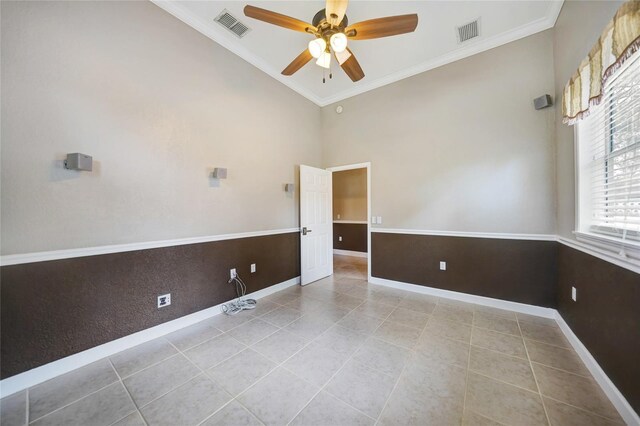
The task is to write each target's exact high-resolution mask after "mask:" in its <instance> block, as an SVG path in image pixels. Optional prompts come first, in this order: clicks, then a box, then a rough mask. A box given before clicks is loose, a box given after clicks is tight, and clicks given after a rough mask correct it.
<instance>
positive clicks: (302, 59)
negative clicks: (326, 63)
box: [282, 49, 313, 75]
mask: <svg viewBox="0 0 640 426" xmlns="http://www.w3.org/2000/svg"><path fill="white" fill-rule="evenodd" d="M311 59H313V56H311V53H309V49H304V51H303V52H302V53H301V54H299V55H298V56H297V57H296V58H295V59H294V60H293V61H292V62H291V63H290V64H289V65H287V67H286V68H285V69H283V70H282V75H293V74H294V73H295V72H296V71H298V70H299V69H300V68H302V67H303V66H305V65H306V64H307V62H309V61H310V60H311Z"/></svg>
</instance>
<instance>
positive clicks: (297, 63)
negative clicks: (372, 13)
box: [244, 0, 418, 82]
mask: <svg viewBox="0 0 640 426" xmlns="http://www.w3.org/2000/svg"><path fill="white" fill-rule="evenodd" d="M348 4H349V1H348V0H327V1H326V6H325V8H324V9H323V10H320V11H319V12H318V13H316V14H315V16H314V17H313V19H312V21H311V22H312V23H311V24H309V23H306V22H304V21H301V20H299V19H296V18H292V17H290V16H286V15H282V14H280V13H276V12H272V11H270V10H266V9H261V8H259V7H255V6H250V5H247V6H245V8H244V14H245V15H246V16H248V17H249V18H253V19H257V20H259V21H263V22H266V23H269V24H272V25H277V26H279V27H283V28H287V29H290V30H294V31H299V32H303V33H308V34H312V35H314V36H315V37H316V38H315V39H314V40H311V41H310V42H309V44H308V46H307V49H305V50H304V51H303V52H302V53H300V54H299V55H298V56H297V57H296V58H295V59H294V60H293V61H292V62H291V63H290V64H289V65H287V67H286V68H285V69H284V70H282V74H283V75H293V74H294V73H296V72H297V71H298V70H299V69H300V68H302V67H303V66H305V65H306V64H307V63H308V62H309V61H311V59H313V58H315V59H316V64H317V65H318V66H320V67H322V68H324V69H330V67H331V54H332V53H333V55H334V56H335V58H336V60H337V61H338V64H339V65H340V67H341V68H342V70H343V71H344V72H345V73H346V74H347V76H349V78H350V79H351V81H353V82H356V81H359V80H361V79H362V78H363V77H364V71H363V70H362V67H361V66H360V64H359V63H358V60H357V59H356V57H355V56H354V54H353V52H352V51H351V50H350V49H349V48H348V47H347V45H348V40H349V39H353V40H369V39H374V38H381V37H390V36H394V35H400V34H406V33H411V32H413V31H415V29H416V27H417V26H418V15H417V14H415V13H414V14H409V15H399V16H387V17H385V18H377V19H370V20H368V21H362V22H358V23H355V24H353V25H349V20H348V18H347V16H346V14H345V13H346V11H347V6H348ZM323 75H324V73H323ZM329 77H330V78H331V75H329ZM324 81H325V79H324V78H323V82H324Z"/></svg>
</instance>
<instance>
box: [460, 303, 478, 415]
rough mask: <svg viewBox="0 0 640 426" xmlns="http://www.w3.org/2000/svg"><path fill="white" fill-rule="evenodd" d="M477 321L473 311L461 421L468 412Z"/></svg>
mask: <svg viewBox="0 0 640 426" xmlns="http://www.w3.org/2000/svg"><path fill="white" fill-rule="evenodd" d="M475 319H476V311H475V310H474V311H473V315H472V317H471V333H469V355H468V356H467V371H465V377H464V382H465V383H464V397H463V398H462V417H461V421H464V413H465V411H466V410H467V394H468V393H469V378H470V377H471V339H472V338H473V327H474V324H475Z"/></svg>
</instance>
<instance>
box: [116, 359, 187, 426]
mask: <svg viewBox="0 0 640 426" xmlns="http://www.w3.org/2000/svg"><path fill="white" fill-rule="evenodd" d="M177 355H178V354H176V356H177ZM109 364H110V365H111V368H113V370H114V371H115V372H116V375H117V376H118V380H119V381H120V384H121V385H122V387H123V388H124V391H125V392H126V393H127V396H128V397H129V400H130V401H131V404H133V407H134V408H135V410H134V413H138V414H139V415H140V417H141V418H142V421H143V422H144V424H145V425H148V423H147V420H146V419H145V418H144V417H143V416H142V413H141V412H140V408H138V404H136V402H135V401H134V400H133V396H132V395H131V392H129V389H128V388H127V387H126V386H125V384H124V381H123V380H122V377H121V376H120V373H118V371H117V370H116V367H115V366H114V365H113V362H111V360H110V359H109ZM131 414H133V413H129V414H127V415H126V416H123V417H121V418H119V419H118V420H116V421H115V422H112V423H111V425H114V424H116V423H118V422H119V421H120V420H122V419H124V418H126V417H128V416H130V415H131ZM111 425H110V426H111Z"/></svg>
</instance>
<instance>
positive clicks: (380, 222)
mask: <svg viewBox="0 0 640 426" xmlns="http://www.w3.org/2000/svg"><path fill="white" fill-rule="evenodd" d="M378 224H379V225H380V224H382V216H378Z"/></svg>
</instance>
